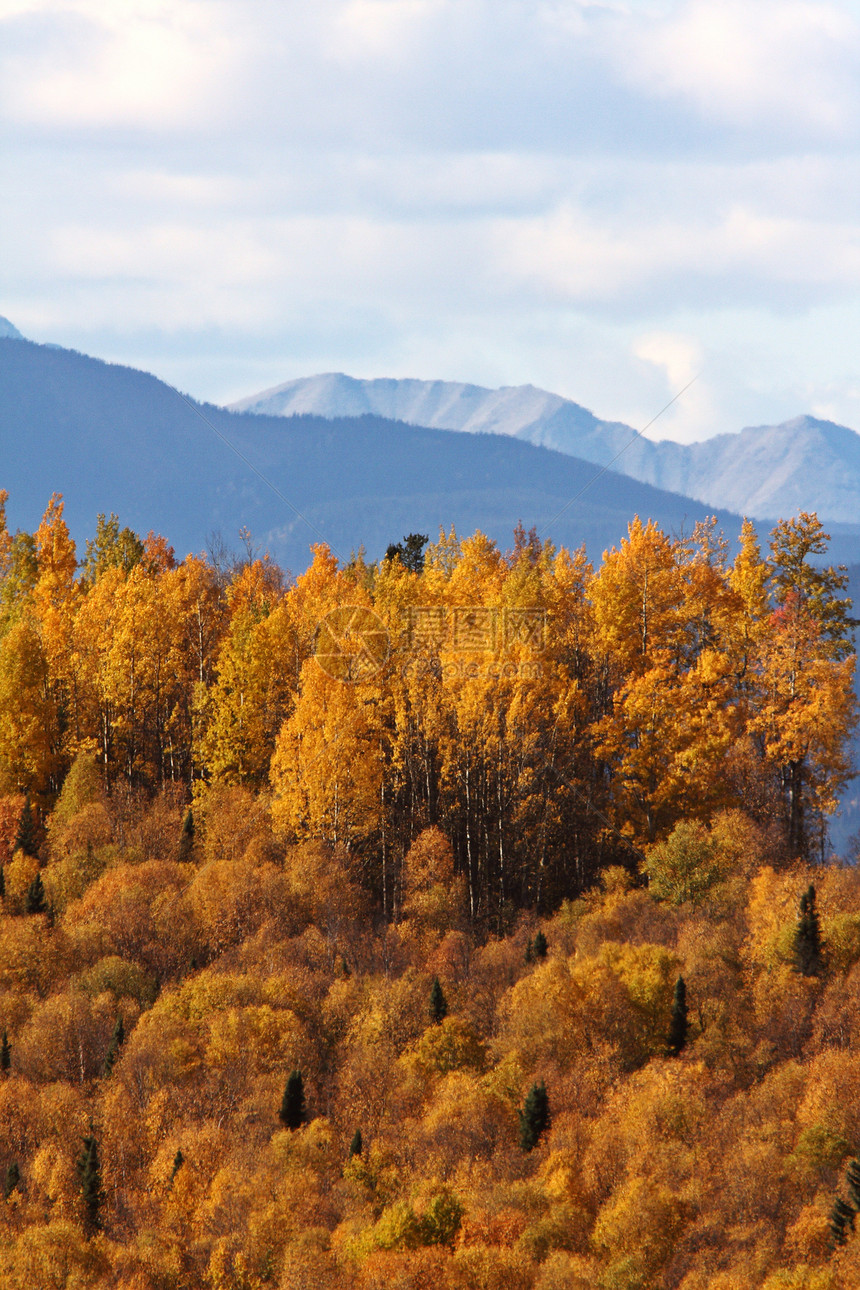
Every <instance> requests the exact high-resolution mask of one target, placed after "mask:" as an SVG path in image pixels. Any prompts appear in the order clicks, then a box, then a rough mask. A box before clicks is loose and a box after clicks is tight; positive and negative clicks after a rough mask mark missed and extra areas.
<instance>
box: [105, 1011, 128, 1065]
mask: <svg viewBox="0 0 860 1290" xmlns="http://www.w3.org/2000/svg"><path fill="white" fill-rule="evenodd" d="M124 1043H125V1026H124V1025H123V1021H122V1017H117V1019H116V1025H115V1026H114V1028H113V1034H112V1035H111V1039H110V1043H109V1044H108V1050H107V1052H106V1053H105V1060H104V1066H103V1067H102V1075H103V1076H104V1078H105V1079H107V1078H108V1076H109V1075H110V1073H111V1071H112V1070H113V1068H114V1063H115V1062H116V1059H117V1057H119V1050H120V1049H121V1048H122V1046H123V1044H124Z"/></svg>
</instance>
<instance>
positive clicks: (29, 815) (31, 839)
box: [13, 793, 39, 858]
mask: <svg viewBox="0 0 860 1290" xmlns="http://www.w3.org/2000/svg"><path fill="white" fill-rule="evenodd" d="M13 849H14V850H15V851H23V852H24V854H25V855H27V856H33V857H34V858H35V857H36V855H38V851H39V835H38V833H37V831H36V821H35V818H34V816H33V808H32V806H31V805H30V794H29V793H28V794H27V796H26V797H25V798H24V809H23V810H22V812H21V818H20V820H19V821H18V832H17V834H16V836H15V846H14V848H13Z"/></svg>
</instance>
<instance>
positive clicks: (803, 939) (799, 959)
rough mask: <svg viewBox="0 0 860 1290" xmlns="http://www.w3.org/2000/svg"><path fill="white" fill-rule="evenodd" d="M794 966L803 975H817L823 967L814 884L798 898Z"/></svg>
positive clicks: (822, 950) (822, 951)
mask: <svg viewBox="0 0 860 1290" xmlns="http://www.w3.org/2000/svg"><path fill="white" fill-rule="evenodd" d="M794 966H795V967H796V968H797V970H798V972H800V973H801V974H802V975H803V976H818V975H819V973H820V972H821V970H822V968H823V967H824V948H823V945H822V940H821V923H820V922H819V918H818V910H817V909H816V907H815V885H814V884H813V883H810V884H809V886H808V887H807V889H806V891H805V892H804V893H803V895H802V896H801V898H800V919H799V921H798V924H797V930H796V931H795V933H794Z"/></svg>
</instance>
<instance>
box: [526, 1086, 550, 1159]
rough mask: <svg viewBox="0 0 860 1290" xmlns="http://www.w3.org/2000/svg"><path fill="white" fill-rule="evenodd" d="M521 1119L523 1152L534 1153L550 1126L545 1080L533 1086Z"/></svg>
mask: <svg viewBox="0 0 860 1290" xmlns="http://www.w3.org/2000/svg"><path fill="white" fill-rule="evenodd" d="M519 1117H520V1146H521V1148H522V1149H523V1151H534V1149H535V1147H536V1146H537V1144H538V1142H539V1141H540V1139H541V1136H542V1135H543V1134H544V1133H546V1131H547V1129H548V1128H549V1126H550V1114H549V1097H548V1096H547V1091H546V1086H545V1085H544V1082H543V1080H541V1082H540V1083H539V1084H532V1086H531V1088H530V1089H529V1091H528V1096H527V1097H526V1100H525V1102H524V1103H523V1109H522V1110H521V1111H520V1112H519Z"/></svg>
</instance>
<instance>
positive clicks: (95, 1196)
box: [76, 1134, 104, 1233]
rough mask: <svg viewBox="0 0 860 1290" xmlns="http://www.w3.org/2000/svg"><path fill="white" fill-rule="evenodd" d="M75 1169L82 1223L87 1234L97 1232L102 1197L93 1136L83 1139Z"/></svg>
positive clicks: (96, 1147) (98, 1164)
mask: <svg viewBox="0 0 860 1290" xmlns="http://www.w3.org/2000/svg"><path fill="white" fill-rule="evenodd" d="M76 1168H77V1171H78V1178H79V1179H80V1182H81V1195H82V1197H83V1201H84V1223H85V1226H86V1228H87V1231H88V1232H90V1233H93V1232H97V1231H98V1230H99V1228H100V1227H101V1217H100V1210H101V1206H102V1201H103V1199H104V1197H103V1195H102V1170H101V1164H100V1162H99V1148H98V1143H97V1141H96V1139H95V1136H94V1135H92V1134H90V1136H89V1137H86V1138H84V1149H83V1151H82V1152H81V1154H80V1155H79V1156H78V1159H77V1162H76Z"/></svg>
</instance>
